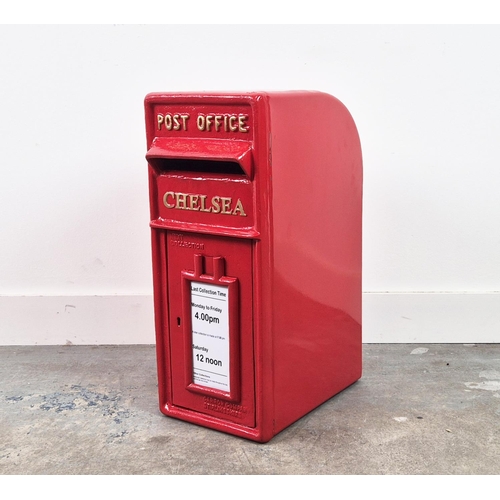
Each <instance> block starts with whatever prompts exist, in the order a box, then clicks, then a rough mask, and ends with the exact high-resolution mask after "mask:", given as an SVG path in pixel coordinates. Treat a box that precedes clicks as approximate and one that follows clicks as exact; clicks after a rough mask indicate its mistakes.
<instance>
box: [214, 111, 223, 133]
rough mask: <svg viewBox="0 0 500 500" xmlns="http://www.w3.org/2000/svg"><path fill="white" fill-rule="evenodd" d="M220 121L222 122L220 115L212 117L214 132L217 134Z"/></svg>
mask: <svg viewBox="0 0 500 500" xmlns="http://www.w3.org/2000/svg"><path fill="white" fill-rule="evenodd" d="M221 120H222V116H220V115H215V116H214V121H215V130H216V132H218V131H219V129H220V122H221Z"/></svg>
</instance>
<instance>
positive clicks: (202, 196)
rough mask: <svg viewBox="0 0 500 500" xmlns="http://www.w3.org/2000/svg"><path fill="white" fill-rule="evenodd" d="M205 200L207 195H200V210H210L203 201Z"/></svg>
mask: <svg viewBox="0 0 500 500" xmlns="http://www.w3.org/2000/svg"><path fill="white" fill-rule="evenodd" d="M206 201H207V195H206V194H201V195H200V212H210V208H206V206H205V203H206Z"/></svg>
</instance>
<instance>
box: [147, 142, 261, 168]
mask: <svg viewBox="0 0 500 500" xmlns="http://www.w3.org/2000/svg"><path fill="white" fill-rule="evenodd" d="M146 159H147V160H148V162H149V163H150V164H151V165H153V167H155V168H156V169H158V170H167V169H169V168H168V165H169V164H168V163H167V162H164V160H187V161H184V162H179V163H177V164H176V165H177V166H179V165H181V167H179V169H183V168H182V165H183V164H184V165H186V169H187V170H191V171H196V170H197V166H196V164H195V163H193V162H190V161H189V160H193V161H196V162H199V163H198V164H199V165H200V170H202V171H207V170H211V169H210V168H208V169H207V167H206V165H207V163H206V162H214V165H213V169H212V171H213V172H214V173H217V172H219V173H241V174H244V175H246V176H247V177H248V178H251V177H252V173H253V169H252V164H253V161H252V145H251V143H250V142H248V141H238V140H232V141H228V140H221V139H192V138H191V139H184V138H171V137H155V138H154V140H153V142H152V144H151V147H150V148H149V150H148V152H147V154H146ZM200 160H201V161H200ZM215 162H217V163H215ZM224 164H226V167H225V168H224V167H223V166H224ZM227 164H237V166H236V167H235V168H231V167H230V166H227ZM202 165H204V167H202ZM221 165H222V170H221Z"/></svg>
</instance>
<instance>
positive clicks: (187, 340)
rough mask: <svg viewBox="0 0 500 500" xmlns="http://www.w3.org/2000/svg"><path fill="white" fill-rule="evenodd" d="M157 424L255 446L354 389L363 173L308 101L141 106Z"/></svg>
mask: <svg viewBox="0 0 500 500" xmlns="http://www.w3.org/2000/svg"><path fill="white" fill-rule="evenodd" d="M145 117H146V133H147V154H146V158H147V161H148V165H149V182H150V207H151V224H150V225H151V228H152V254H153V283H154V301H155V325H156V326H155V328H156V340H157V342H156V348H157V364H158V382H159V383H158V389H159V400H160V409H161V411H162V412H163V413H164V414H166V415H169V416H171V417H176V418H179V419H182V420H185V421H188V422H191V423H194V424H199V425H202V426H206V427H209V428H212V429H215V430H219V431H224V432H227V433H230V434H234V435H237V436H240V437H244V438H248V439H251V440H254V441H258V442H267V441H269V440H270V439H271V438H272V437H273V436H274V435H276V434H277V433H278V432H280V431H281V430H283V429H284V428H286V427H287V426H289V425H290V424H292V423H293V422H295V421H296V420H298V419H299V418H301V417H302V416H304V415H305V414H306V413H308V412H310V411H311V410H313V409H314V408H316V407H317V406H319V405H320V404H322V403H324V402H325V401H327V400H328V399H329V398H331V397H332V396H334V395H335V394H337V393H338V392H340V391H342V390H343V389H345V388H346V387H347V386H349V385H350V384H352V383H353V382H355V381H356V380H358V379H359V378H360V376H361V209H362V159H361V148H360V142H359V137H358V133H357V130H356V126H355V124H354V121H353V119H352V117H351V115H350V113H349V112H348V110H347V109H346V107H345V106H344V105H343V104H342V103H341V102H340V101H338V100H337V99H336V98H334V97H332V96H330V95H328V94H325V93H321V92H309V91H307V92H306V91H290V92H251V93H228V94H223V93H192V94H187V93H172V94H168V93H152V94H148V95H147V96H146V98H145Z"/></svg>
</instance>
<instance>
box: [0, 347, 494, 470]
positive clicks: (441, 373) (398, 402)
mask: <svg viewBox="0 0 500 500" xmlns="http://www.w3.org/2000/svg"><path fill="white" fill-rule="evenodd" d="M0 380H1V386H0V474H3V475H7V474H30V475H33V474H49V475H50V474H59V475H63V474H86V475H89V474H93V475H101V474H126V475H131V474H141V475H149V474H177V475H181V474H203V475H206V474H214V475H215V474H217V475H219V474H231V475H236V474H248V475H256V474H259V475H269V474H281V475H288V474H295V475H310V474H329V475H334V474H344V475H360V474H363V475H365V474H377V475H378V474H406V475H410V474H413V475H414V474H432V475H437V474H462V475H471V474H474V475H478V474H495V475H497V474H499V473H500V344H495V345H486V344H478V345H476V344H472V345H462V344H447V345H442V344H429V345H421V344H419V345H409V344H382V345H375V344H372V345H365V346H364V374H363V378H362V379H361V380H360V381H358V382H357V383H356V384H354V385H353V386H351V387H350V388H348V389H346V390H345V391H344V392H342V393H341V394H339V395H337V396H335V397H334V398H332V399H331V400H329V401H328V402H326V403H325V404H323V405H322V406H320V407H319V408H317V409H316V410H314V411H313V412H311V413H309V414H308V415H306V416H305V417H304V418H302V419H301V420H299V421H298V422H296V423H295V424H294V425H292V426H291V427H289V428H288V429H286V430H284V431H283V432H282V433H281V434H279V435H278V436H276V437H275V438H274V439H273V440H271V441H270V442H269V443H267V444H257V443H253V442H251V441H246V440H244V439H240V438H237V437H233V436H229V435H226V434H223V433H220V432H216V431H212V430H208V429H205V428H202V427H198V426H196V425H192V424H188V423H185V422H182V421H178V420H174V419H172V418H168V417H165V416H163V415H162V414H161V413H160V412H159V410H158V408H157V392H156V391H157V388H156V360H155V352H154V347H153V346H106V347H104V346H102V347H101V346H99V347H95V346H92V347H91V346H68V347H53V346H50V347H49V346H40V347H0Z"/></svg>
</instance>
